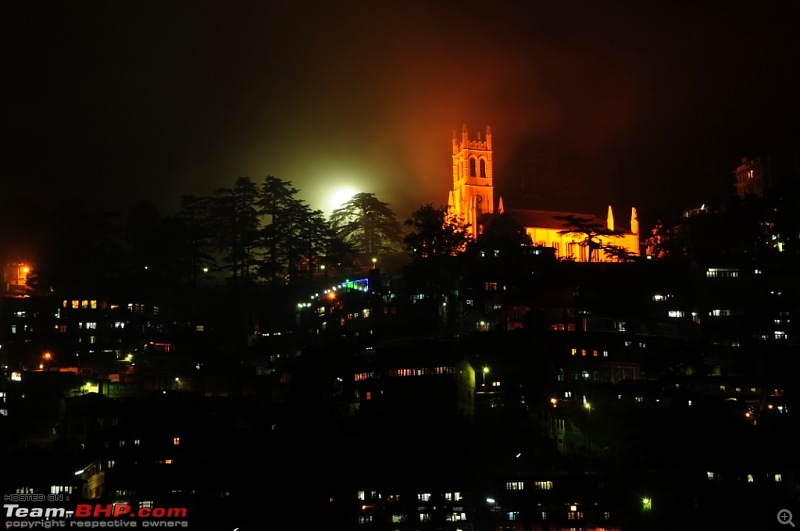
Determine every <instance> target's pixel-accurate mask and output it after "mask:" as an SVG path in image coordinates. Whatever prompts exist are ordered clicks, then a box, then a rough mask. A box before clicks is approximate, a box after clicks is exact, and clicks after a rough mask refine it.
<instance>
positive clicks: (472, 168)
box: [469, 157, 475, 177]
mask: <svg viewBox="0 0 800 531" xmlns="http://www.w3.org/2000/svg"><path fill="white" fill-rule="evenodd" d="M469 176H470V177H475V158H474V157H473V158H471V159H469Z"/></svg>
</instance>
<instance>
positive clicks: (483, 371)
mask: <svg viewBox="0 0 800 531" xmlns="http://www.w3.org/2000/svg"><path fill="white" fill-rule="evenodd" d="M481 372H482V373H483V394H486V374H487V373H488V372H489V367H484V368H483V370H482V371H481Z"/></svg>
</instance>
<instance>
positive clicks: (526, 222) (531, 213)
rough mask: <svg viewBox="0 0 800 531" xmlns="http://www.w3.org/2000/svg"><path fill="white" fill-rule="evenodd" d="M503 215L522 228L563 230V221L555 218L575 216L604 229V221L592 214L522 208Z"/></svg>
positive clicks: (507, 209)
mask: <svg viewBox="0 0 800 531" xmlns="http://www.w3.org/2000/svg"><path fill="white" fill-rule="evenodd" d="M505 213H506V214H509V215H510V216H511V217H513V218H514V219H515V220H517V223H519V224H520V225H522V226H523V227H541V228H543V229H558V230H561V229H563V228H564V223H565V221H564V220H563V219H557V218H556V216H570V215H572V216H576V217H580V218H588V219H589V220H590V222H592V223H598V224H600V225H602V226H603V227H605V225H606V220H604V219H600V218H599V217H597V216H595V215H594V214H581V213H578V212H557V211H552V210H528V209H523V208H506V209H505Z"/></svg>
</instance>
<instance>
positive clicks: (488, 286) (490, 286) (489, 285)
mask: <svg viewBox="0 0 800 531" xmlns="http://www.w3.org/2000/svg"><path fill="white" fill-rule="evenodd" d="M483 289H484V290H486V291H497V282H485V283H484V284H483Z"/></svg>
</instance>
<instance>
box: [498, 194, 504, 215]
mask: <svg viewBox="0 0 800 531" xmlns="http://www.w3.org/2000/svg"><path fill="white" fill-rule="evenodd" d="M497 212H498V213H499V214H502V213H504V212H505V209H504V208H503V197H502V196H500V200H499V201H498V202H497Z"/></svg>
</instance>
